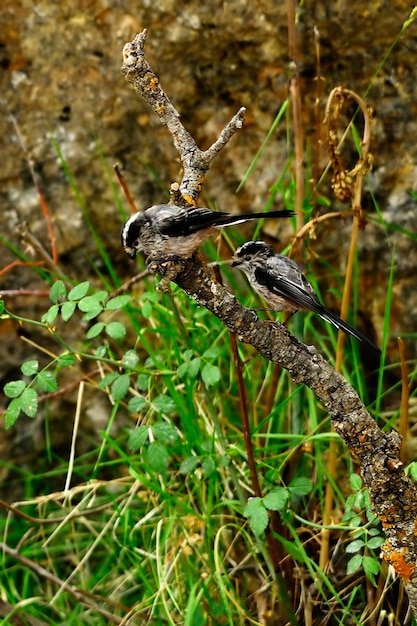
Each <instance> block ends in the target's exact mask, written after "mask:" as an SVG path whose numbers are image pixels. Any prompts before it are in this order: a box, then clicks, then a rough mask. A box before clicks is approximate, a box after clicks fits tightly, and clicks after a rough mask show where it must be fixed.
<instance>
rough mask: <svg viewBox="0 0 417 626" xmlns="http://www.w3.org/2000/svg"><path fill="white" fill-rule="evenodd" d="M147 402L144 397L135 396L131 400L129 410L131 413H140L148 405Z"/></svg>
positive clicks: (128, 405)
mask: <svg viewBox="0 0 417 626" xmlns="http://www.w3.org/2000/svg"><path fill="white" fill-rule="evenodd" d="M147 403H148V402H147V400H146V398H144V397H143V396H134V397H133V398H130V400H129V402H128V404H127V408H128V410H129V411H130V412H131V413H139V412H140V411H142V409H143V408H145V406H146V405H147Z"/></svg>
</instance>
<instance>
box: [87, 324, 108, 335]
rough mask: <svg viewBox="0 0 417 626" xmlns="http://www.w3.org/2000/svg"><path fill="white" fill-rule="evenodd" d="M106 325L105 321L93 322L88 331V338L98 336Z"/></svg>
mask: <svg viewBox="0 0 417 626" xmlns="http://www.w3.org/2000/svg"><path fill="white" fill-rule="evenodd" d="M104 326H105V324H104V322H97V323H96V324H93V325H92V327H91V328H89V329H88V331H87V333H86V337H87V339H94V338H95V337H98V336H99V335H100V333H101V332H102V330H103V329H104Z"/></svg>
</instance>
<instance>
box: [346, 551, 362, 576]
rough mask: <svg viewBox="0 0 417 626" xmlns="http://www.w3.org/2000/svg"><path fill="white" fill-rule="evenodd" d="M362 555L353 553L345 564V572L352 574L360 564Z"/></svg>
mask: <svg viewBox="0 0 417 626" xmlns="http://www.w3.org/2000/svg"><path fill="white" fill-rule="evenodd" d="M362 559H363V556H362V555H361V554H355V556H353V557H352V558H351V559H349V561H348V563H347V566H346V574H347V575H348V576H349V574H353V572H356V571H357V570H358V569H359V568H360V567H361V566H362Z"/></svg>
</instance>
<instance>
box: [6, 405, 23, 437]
mask: <svg viewBox="0 0 417 626" xmlns="http://www.w3.org/2000/svg"><path fill="white" fill-rule="evenodd" d="M20 412H21V405H20V398H15V399H14V400H12V401H11V402H10V404H9V406H8V407H7V409H6V413H5V415H4V424H5V426H6V429H8V428H11V427H12V426H13V424H14V423H15V421H16V420H17V418H18V417H19V415H20Z"/></svg>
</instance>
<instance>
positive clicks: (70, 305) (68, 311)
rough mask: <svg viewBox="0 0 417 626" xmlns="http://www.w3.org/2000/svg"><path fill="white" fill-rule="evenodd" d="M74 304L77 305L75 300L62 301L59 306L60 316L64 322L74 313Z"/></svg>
mask: <svg viewBox="0 0 417 626" xmlns="http://www.w3.org/2000/svg"><path fill="white" fill-rule="evenodd" d="M76 306H77V303H76V302H64V304H63V305H62V307H61V317H62V319H63V320H64V322H68V320H69V319H71V317H72V316H73V314H74V311H75V307H76Z"/></svg>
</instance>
